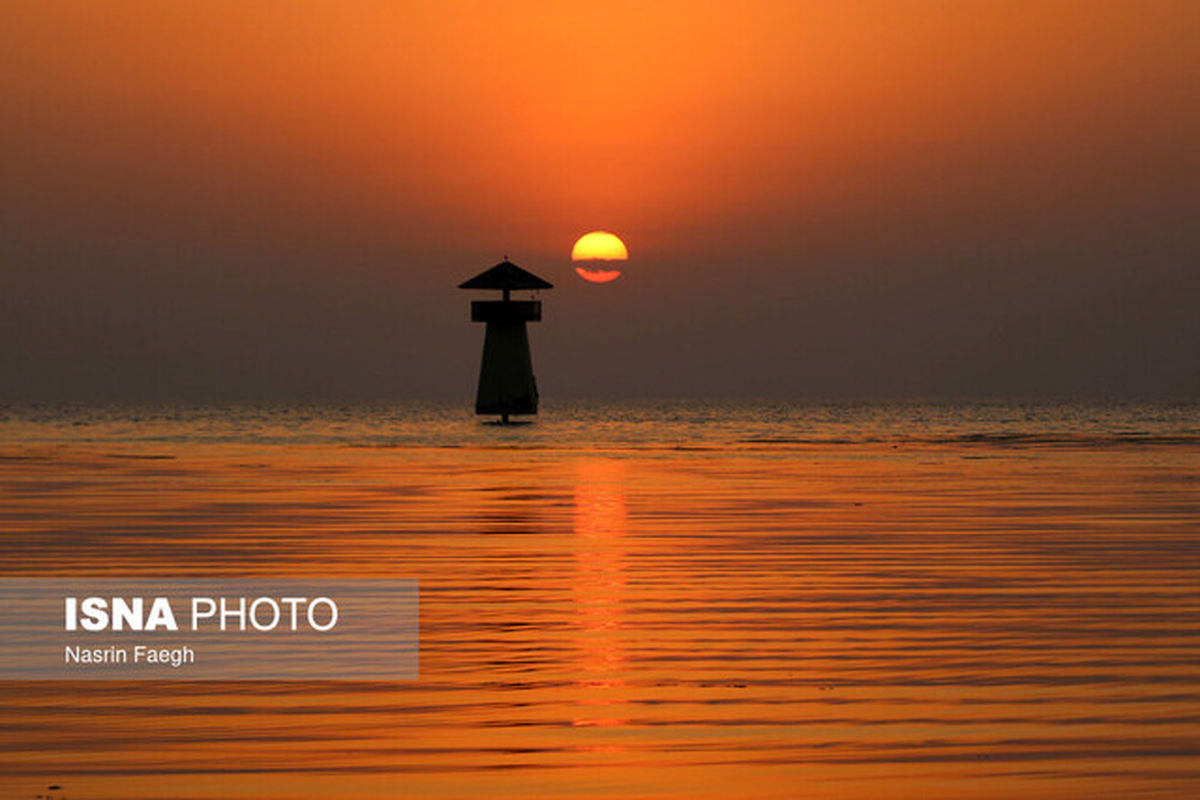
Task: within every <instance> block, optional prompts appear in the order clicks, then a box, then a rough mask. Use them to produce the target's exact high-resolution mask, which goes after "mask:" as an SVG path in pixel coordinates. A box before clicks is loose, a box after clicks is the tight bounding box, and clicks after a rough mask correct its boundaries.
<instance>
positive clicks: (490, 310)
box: [458, 256, 554, 424]
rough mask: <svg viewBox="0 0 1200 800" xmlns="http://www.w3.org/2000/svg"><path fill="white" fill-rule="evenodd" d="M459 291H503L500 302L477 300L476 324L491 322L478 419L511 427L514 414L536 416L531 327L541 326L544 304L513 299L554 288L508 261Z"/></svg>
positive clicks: (473, 305) (473, 318)
mask: <svg viewBox="0 0 1200 800" xmlns="http://www.w3.org/2000/svg"><path fill="white" fill-rule="evenodd" d="M458 288H460V289H498V290H500V291H501V292H503V295H502V296H503V299H501V300H472V301H471V321H472V322H486V323H487V331H486V333H485V334H484V339H483V364H482V365H481V366H480V368H479V389H478V391H477V392H476V394H475V413H476V414H499V415H500V421H501V422H503V423H505V424H507V423H508V417H509V415H510V414H536V413H537V405H538V392H537V380H536V379H535V378H534V377H533V359H532V358H531V357H530V355H529V335H528V333H527V332H526V330H525V323H526V322H540V321H541V319H542V303H541V301H540V300H513V299H511V298H510V296H509V295H510V293H511V292H514V291H518V292H519V291H526V290H531V291H536V290H538V289H553V288H554V284H552V283H550V282H549V281H546V280H542V279H541V278H539V277H538V276H537V275H534V274H533V273H532V272H527V271H526V270H523V269H521V268H520V267H518V266H517V265H516V264H514V263H512V262H511V261H509V260H508V256H505V257H504V260H503V261H501V262H500V263H499V264H497V265H496V266H494V267H492V268H491V269H489V270H487V271H486V272H482V273H480V274H479V275H476V276H475V277H474V278H471V280H469V281H464V282H463V283H460V284H459V285H458Z"/></svg>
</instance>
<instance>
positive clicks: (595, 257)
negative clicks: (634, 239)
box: [571, 231, 629, 261]
mask: <svg viewBox="0 0 1200 800" xmlns="http://www.w3.org/2000/svg"><path fill="white" fill-rule="evenodd" d="M628 258H629V251H628V250H627V249H626V248H625V243H624V242H622V241H621V239H620V237H618V236H617V235H616V234H615V233H609V232H608V231H592V232H591V233H586V234H584V235H583V236H580V237H579V241H577V242H575V246H574V247H573V248H571V260H572V261H625V260H627V259H628Z"/></svg>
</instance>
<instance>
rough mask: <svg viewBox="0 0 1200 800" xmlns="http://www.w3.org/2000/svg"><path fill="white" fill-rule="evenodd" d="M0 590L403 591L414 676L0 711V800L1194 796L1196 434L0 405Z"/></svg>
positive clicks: (70, 701)
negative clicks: (287, 582)
mask: <svg viewBox="0 0 1200 800" xmlns="http://www.w3.org/2000/svg"><path fill="white" fill-rule="evenodd" d="M0 526H2V527H0V530H2V534H3V550H2V551H0V572H2V573H3V574H4V575H7V576H17V575H24V576H30V575H39V576H45V575H70V574H77V575H84V574H86V575H108V576H143V577H146V576H185V575H192V576H202V575H222V576H255V575H259V576H267V575H272V576H288V577H306V576H307V577H311V576H324V577H355V576H361V577H376V578H378V577H393V576H394V577H405V578H417V579H419V580H420V582H421V636H422V643H421V650H422V654H421V678H420V680H419V681H416V682H412V683H386V682H359V683H347V682H323V683H314V682H305V683H236V682H224V683H215V682H195V683H179V682H123V683H112V682H96V683H77V684H62V683H38V682H21V683H9V684H5V685H0V711H2V713H0V796H2V797H5V798H7V797H13V798H21V797H30V798H32V797H35V796H36V795H38V794H43V793H45V791H46V787H47V786H48V785H50V784H59V785H61V786H62V787H63V788H62V789H61V790H58V791H56V792H55V793H54V794H55V796H59V795H64V794H65V795H66V796H67V797H70V798H76V799H79V798H217V797H224V798H257V797H279V798H322V797H371V798H384V797H400V796H416V797H438V796H444V797H463V796H477V795H490V796H513V797H530V796H565V797H582V796H587V797H603V796H623V797H719V796H729V797H838V798H880V797H884V798H886V797H897V798H899V797H914V796H920V797H924V798H938V797H946V798H950V797H956V798H957V797H983V798H987V797H996V798H1000V797H1013V796H1025V797H1031V798H1037V797H1063V798H1067V797H1079V798H1084V797H1088V798H1092V797H1132V796H1137V797H1181V798H1182V797H1194V796H1197V795H1198V794H1200V758H1198V757H1200V667H1198V666H1197V665H1198V664H1200V616H1198V612H1200V407H1198V406H1196V405H1160V406H1151V405H1128V404H1127V405H1100V404H1056V405H1050V404H1028V405H1012V404H947V405H928V404H899V405H877V404H856V405H846V404H829V405H779V404H716V403H686V402H678V403H642V404H578V405H570V404H557V405H555V404H547V406H546V407H545V409H544V414H543V416H542V417H540V418H539V419H538V421H537V422H536V423H535V424H532V425H527V426H514V427H507V428H504V427H497V426H490V425H483V424H480V423H479V422H478V421H477V420H475V419H474V418H473V417H472V416H471V415H470V413H469V410H464V409H462V408H450V407H438V406H379V407H345V408H337V407H269V408H251V407H245V408H200V407H197V408H186V409H174V408H122V407H106V408H63V407H10V408H5V409H2V410H0Z"/></svg>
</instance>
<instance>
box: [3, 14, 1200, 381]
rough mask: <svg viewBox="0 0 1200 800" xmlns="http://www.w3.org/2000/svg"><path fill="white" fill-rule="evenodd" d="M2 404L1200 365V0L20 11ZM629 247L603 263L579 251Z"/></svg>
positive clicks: (1179, 370) (6, 178) (1127, 372)
mask: <svg viewBox="0 0 1200 800" xmlns="http://www.w3.org/2000/svg"><path fill="white" fill-rule="evenodd" d="M0 53H2V54H3V55H2V56H0V58H2V59H3V64H4V66H3V69H0V96H2V109H3V110H2V111H0V114H2V115H3V118H2V120H0V122H2V124H0V186H2V187H3V188H2V189H0V267H2V270H0V375H2V376H3V379H2V381H0V399H3V400H41V399H65V400H107V399H127V400H204V401H206V400H293V399H306V398H345V399H357V398H363V399H406V398H439V399H462V401H463V402H464V404H465V403H469V401H470V398H471V397H472V396H473V391H474V381H475V377H476V371H477V369H478V358H479V349H480V342H481V337H482V330H481V329H480V326H475V325H471V324H470V322H469V315H468V302H469V301H470V300H471V299H473V298H472V296H473V294H474V293H468V292H463V291H458V290H457V289H456V288H455V287H456V286H457V284H458V283H460V282H461V281H463V280H464V279H466V278H469V277H471V276H473V275H474V274H476V273H478V272H481V271H483V270H484V269H486V268H488V267H490V266H492V265H493V264H495V263H496V262H497V261H499V260H500V258H501V257H502V256H504V255H508V256H510V257H511V258H512V260H514V261H515V262H516V263H518V264H520V265H521V266H523V267H525V268H527V269H529V270H530V271H532V272H534V273H537V274H539V275H541V276H543V277H545V278H547V279H548V280H550V281H552V282H554V283H555V284H556V288H555V289H554V290H552V291H549V292H547V293H544V294H543V297H542V299H543V300H545V312H544V321H543V322H542V323H540V324H538V325H536V326H535V327H534V329H533V330H532V332H531V338H532V343H533V351H534V363H535V367H536V370H537V374H538V382H539V386H540V388H541V390H542V394H543V397H544V398H546V399H551V398H556V397H579V396H595V395H600V396H616V397H619V396H663V397H679V396H703V397H724V396H738V395H741V396H763V397H778V398H793V397H794V398H805V397H815V398H823V397H938V396H957V397H961V396H1004V397H1012V396H1034V397H1040V396H1048V395H1053V396H1062V395H1071V396H1112V395H1117V396H1141V397H1180V396H1191V397H1195V396H1196V394H1197V392H1200V368H1198V366H1200V365H1198V361H1197V356H1196V353H1197V352H1200V313H1198V312H1197V309H1198V308H1200V222H1198V219H1197V216H1198V214H1200V144H1198V143H1200V59H1198V58H1197V53H1200V3H1197V2H1195V1H1194V0H1179V2H1172V1H1171V0H1129V1H1128V2H1106V1H1105V0H1080V1H1079V2H1071V1H1069V0H1049V1H1048V0H1034V1H1032V2H1022V1H1021V0H1004V1H1003V2H1001V1H1000V0H997V1H996V2H987V1H985V0H963V1H962V2H951V1H950V0H947V1H946V2H933V0H929V1H928V2H884V1H882V0H880V1H879V2H868V1H867V0H847V1H846V2H832V0H831V1H830V2H778V3H757V2H747V1H746V0H743V1H742V2H736V3H733V2H723V3H705V2H696V0H689V1H688V2H656V3H642V2H638V3H620V2H613V0H606V2H596V3H558V2H544V3H535V2H510V3H452V2H437V3H428V4H417V3H400V2H395V3H387V2H338V3H334V2H292V3H258V2H238V3H161V2H150V1H147V2H62V3H59V2H55V3H49V2H42V0H31V1H30V2H19V1H15V0H13V1H10V2H5V3H4V4H3V5H2V6H0ZM596 229H604V230H610V231H613V232H615V233H618V234H619V235H620V236H621V237H622V238H623V239H624V241H625V242H626V244H627V245H628V247H629V251H630V260H629V261H628V262H627V263H626V264H625V265H624V266H623V269H624V274H623V275H622V277H621V278H620V279H619V280H617V281H615V282H613V283H611V284H603V285H597V284H589V283H586V282H584V281H582V280H581V279H580V278H579V277H577V276H576V275H575V273H574V269H573V265H572V263H571V260H570V253H571V245H572V244H573V243H574V241H575V239H576V238H577V237H578V236H580V235H581V234H583V233H585V232H587V231H590V230H596Z"/></svg>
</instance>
